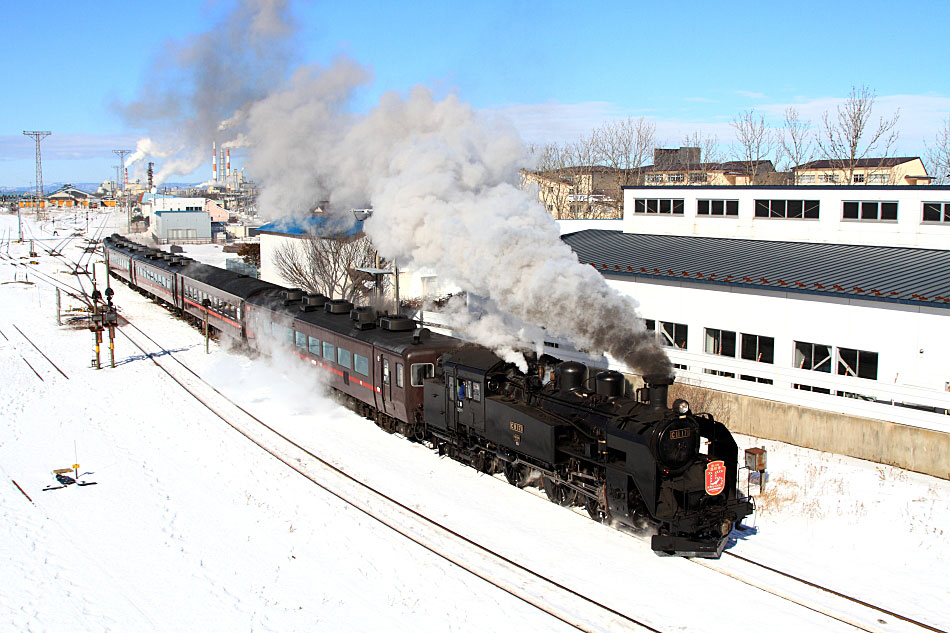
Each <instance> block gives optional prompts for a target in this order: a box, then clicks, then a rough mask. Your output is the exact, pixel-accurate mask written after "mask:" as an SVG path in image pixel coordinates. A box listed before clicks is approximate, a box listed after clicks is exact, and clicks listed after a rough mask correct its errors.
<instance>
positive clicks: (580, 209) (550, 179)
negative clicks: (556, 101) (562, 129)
mask: <svg viewBox="0 0 950 633" xmlns="http://www.w3.org/2000/svg"><path fill="white" fill-rule="evenodd" d="M597 159H598V156H597V153H596V152H595V151H594V147H593V143H592V141H591V139H590V138H588V137H581V138H579V139H578V140H576V141H574V142H570V143H563V144H559V143H552V144H549V145H545V146H544V147H542V148H540V150H538V161H537V165H536V167H535V170H534V171H532V172H525V173H524V174H523V179H524V180H525V181H526V182H534V183H536V184H537V185H538V187H539V189H540V190H539V193H538V198H539V200H540V201H541V203H542V204H544V205H545V207H546V208H547V210H548V212H549V213H550V214H551V215H553V216H554V217H555V218H556V219H558V220H568V219H592V218H603V217H610V216H611V215H616V210H615V209H614V207H612V206H611V205H610V204H608V203H606V201H603V200H599V199H598V198H597V196H596V195H595V180H596V178H595V176H596V173H597V172H598V171H600V170H602V167H601V166H599V165H597Z"/></svg>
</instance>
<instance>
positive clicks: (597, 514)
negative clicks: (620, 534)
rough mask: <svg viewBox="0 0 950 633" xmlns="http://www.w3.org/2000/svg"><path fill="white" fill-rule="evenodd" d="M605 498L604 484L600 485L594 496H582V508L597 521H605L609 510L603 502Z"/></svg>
mask: <svg viewBox="0 0 950 633" xmlns="http://www.w3.org/2000/svg"><path fill="white" fill-rule="evenodd" d="M606 499H607V490H606V485H605V486H601V488H600V489H599V490H598V493H597V496H596V497H584V509H585V510H587V514H589V515H590V518H592V519H593V520H595V521H597V522H598V523H606V522H607V521H608V520H609V519H610V512H609V511H608V510H607V505H606V503H605V501H606Z"/></svg>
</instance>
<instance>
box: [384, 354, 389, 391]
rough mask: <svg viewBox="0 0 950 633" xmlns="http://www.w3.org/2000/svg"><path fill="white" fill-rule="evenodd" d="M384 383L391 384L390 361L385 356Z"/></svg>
mask: <svg viewBox="0 0 950 633" xmlns="http://www.w3.org/2000/svg"><path fill="white" fill-rule="evenodd" d="M383 384H384V385H388V384H389V361H388V360H387V359H385V358H384V359H383Z"/></svg>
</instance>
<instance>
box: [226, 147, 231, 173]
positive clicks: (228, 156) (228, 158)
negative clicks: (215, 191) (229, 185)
mask: <svg viewBox="0 0 950 633" xmlns="http://www.w3.org/2000/svg"><path fill="white" fill-rule="evenodd" d="M225 160H226V161H227V162H226V163H225V167H224V178H225V180H229V179H230V178H231V150H230V149H229V150H227V154H225Z"/></svg>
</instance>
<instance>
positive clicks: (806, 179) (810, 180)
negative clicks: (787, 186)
mask: <svg viewBox="0 0 950 633" xmlns="http://www.w3.org/2000/svg"><path fill="white" fill-rule="evenodd" d="M798 184H800V185H813V184H815V174H802V175H801V176H799V177H798Z"/></svg>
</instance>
